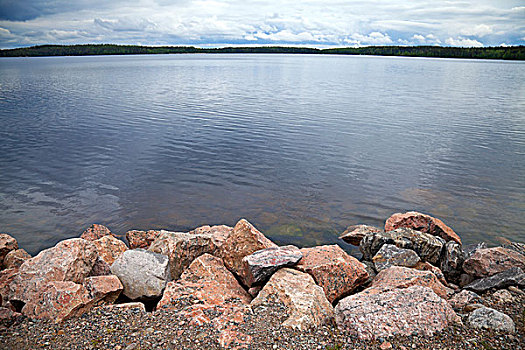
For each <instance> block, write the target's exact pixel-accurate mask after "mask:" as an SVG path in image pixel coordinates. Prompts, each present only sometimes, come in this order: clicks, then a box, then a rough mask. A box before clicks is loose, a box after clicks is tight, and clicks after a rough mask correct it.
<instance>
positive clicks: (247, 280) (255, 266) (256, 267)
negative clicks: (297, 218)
mask: <svg viewBox="0 0 525 350" xmlns="http://www.w3.org/2000/svg"><path fill="white" fill-rule="evenodd" d="M302 257H303V253H301V251H300V250H299V248H297V247H295V246H293V245H288V246H284V247H271V248H266V249H261V250H258V251H256V252H255V253H252V254H250V255H247V256H245V257H244V258H243V259H242V264H243V270H242V271H241V278H242V280H243V282H244V284H245V285H246V286H248V287H251V286H253V285H254V284H258V283H262V282H264V281H267V280H268V279H269V278H270V277H271V276H272V274H273V273H274V272H275V271H277V270H279V269H280V268H281V267H287V266H288V267H290V266H293V265H295V264H297V263H298V262H299V260H301V258H302Z"/></svg>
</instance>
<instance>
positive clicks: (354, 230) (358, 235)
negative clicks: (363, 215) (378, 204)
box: [339, 225, 382, 246]
mask: <svg viewBox="0 0 525 350" xmlns="http://www.w3.org/2000/svg"><path fill="white" fill-rule="evenodd" d="M381 231H382V230H381V229H378V228H377V227H374V226H368V225H352V226H348V228H347V229H346V230H345V231H344V232H343V233H341V236H339V239H342V240H343V241H345V242H346V243H349V244H352V245H355V246H359V243H361V240H362V239H363V237H365V236H366V235H368V234H370V233H376V232H381Z"/></svg>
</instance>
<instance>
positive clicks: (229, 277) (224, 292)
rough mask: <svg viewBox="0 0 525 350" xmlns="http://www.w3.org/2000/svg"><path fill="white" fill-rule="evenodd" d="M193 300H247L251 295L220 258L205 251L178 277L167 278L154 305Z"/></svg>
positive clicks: (218, 302)
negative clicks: (162, 292)
mask: <svg viewBox="0 0 525 350" xmlns="http://www.w3.org/2000/svg"><path fill="white" fill-rule="evenodd" d="M195 300H197V301H198V302H199V303H202V304H207V305H223V304H225V303H231V302H238V303H241V304H247V303H249V302H250V300H251V297H250V295H249V294H248V293H247V292H246V291H245V290H244V289H243V288H242V287H241V286H240V285H239V283H238V282H237V280H236V279H235V277H234V276H233V274H232V273H231V272H230V271H228V270H227V269H226V267H225V266H224V264H223V262H222V260H221V259H219V258H217V257H215V256H212V255H210V254H204V255H201V256H200V257H198V258H197V259H195V260H194V261H193V262H192V263H191V265H190V266H189V267H188V269H187V270H186V271H184V273H183V274H182V275H181V277H180V279H179V280H178V281H172V282H168V285H167V286H166V289H165V290H164V294H163V296H162V299H161V300H160V301H159V303H158V305H157V309H161V308H169V307H170V306H174V305H177V304H179V303H185V302H188V301H189V302H190V304H191V303H193V301H195Z"/></svg>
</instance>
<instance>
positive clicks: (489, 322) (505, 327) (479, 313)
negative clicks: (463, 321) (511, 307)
mask: <svg viewBox="0 0 525 350" xmlns="http://www.w3.org/2000/svg"><path fill="white" fill-rule="evenodd" d="M467 323H468V325H469V326H470V327H472V328H478V329H490V330H494V331H499V332H507V333H514V332H515V331H516V327H515V325H514V321H512V319H511V318H510V317H509V316H507V315H505V314H504V313H502V312H499V311H496V310H494V309H491V308H488V307H480V308H478V309H476V310H474V311H472V313H471V314H470V315H469V317H468V321H467Z"/></svg>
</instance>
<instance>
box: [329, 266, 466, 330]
mask: <svg viewBox="0 0 525 350" xmlns="http://www.w3.org/2000/svg"><path fill="white" fill-rule="evenodd" d="M385 271H388V270H385ZM335 314H336V321H337V325H338V326H339V328H341V329H345V330H346V331H348V332H350V333H351V334H353V335H355V336H357V337H358V338H360V339H365V340H372V339H378V338H389V337H392V336H411V335H419V336H430V335H432V334H434V333H435V332H439V331H441V330H442V329H444V328H445V327H447V326H448V325H449V324H450V323H455V322H459V318H458V316H457V315H456V314H455V313H454V310H452V308H451V307H450V305H449V304H448V303H447V302H446V301H445V300H443V299H442V298H440V297H439V296H438V295H436V294H435V293H434V292H433V291H432V289H430V288H427V287H422V286H412V287H409V288H406V289H393V290H390V291H387V292H383V293H379V294H373V295H370V294H368V293H364V292H362V293H358V294H354V295H351V296H349V297H346V298H344V299H342V300H341V301H340V302H339V303H338V304H337V306H336V308H335Z"/></svg>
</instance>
